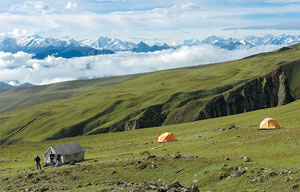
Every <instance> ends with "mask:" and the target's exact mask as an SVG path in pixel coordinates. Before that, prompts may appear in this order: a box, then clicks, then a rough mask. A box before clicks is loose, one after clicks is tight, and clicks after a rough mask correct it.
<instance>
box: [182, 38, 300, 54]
mask: <svg viewBox="0 0 300 192" xmlns="http://www.w3.org/2000/svg"><path fill="white" fill-rule="evenodd" d="M299 42H300V36H292V35H279V36H274V35H265V36H263V37H256V36H247V37H245V38H243V39H236V38H228V39H225V38H222V37H216V36H211V37H207V38H206V39H204V40H202V41H200V40H197V39H191V40H185V41H183V42H182V43H181V44H179V45H178V46H177V47H180V46H193V45H201V44H209V45H213V46H217V47H220V48H222V49H226V50H235V49H239V48H252V47H257V46H263V45H265V46H267V45H282V46H287V45H291V44H295V43H299Z"/></svg>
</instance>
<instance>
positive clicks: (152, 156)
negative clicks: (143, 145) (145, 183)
mask: <svg viewBox="0 0 300 192" xmlns="http://www.w3.org/2000/svg"><path fill="white" fill-rule="evenodd" d="M155 157H156V156H155V155H149V156H148V157H147V159H153V158H155Z"/></svg>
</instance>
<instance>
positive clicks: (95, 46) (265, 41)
mask: <svg viewBox="0 0 300 192" xmlns="http://www.w3.org/2000/svg"><path fill="white" fill-rule="evenodd" d="M299 42H300V35H299V36H293V35H279V36H273V35H266V36H263V37H256V36H248V37H245V38H243V39H236V38H227V39H226V38H222V37H216V36H211V37H208V38H206V39H204V40H198V39H191V40H185V41H183V42H181V43H177V45H176V46H169V45H167V44H166V43H164V44H162V45H153V46H150V45H148V44H146V43H145V42H140V43H138V44H136V43H133V42H128V41H122V40H120V39H117V38H108V37H99V38H98V39H97V40H88V39H86V40H78V41H77V40H74V39H56V38H43V37H41V36H39V35H29V36H17V37H15V36H8V35H2V36H0V51H4V52H11V53H16V52H19V51H23V52H26V53H32V54H34V55H35V56H34V57H33V58H36V59H43V58H45V57H47V56H48V55H53V56H57V57H64V58H72V57H82V56H90V55H99V54H113V53H115V52H119V51H132V52H155V51H161V50H164V49H171V48H172V49H176V48H180V47H182V46H195V45H203V44H209V45H213V46H216V47H219V48H222V49H226V50H235V49H240V48H253V47H256V46H268V45H282V46H287V45H291V44H294V43H299Z"/></svg>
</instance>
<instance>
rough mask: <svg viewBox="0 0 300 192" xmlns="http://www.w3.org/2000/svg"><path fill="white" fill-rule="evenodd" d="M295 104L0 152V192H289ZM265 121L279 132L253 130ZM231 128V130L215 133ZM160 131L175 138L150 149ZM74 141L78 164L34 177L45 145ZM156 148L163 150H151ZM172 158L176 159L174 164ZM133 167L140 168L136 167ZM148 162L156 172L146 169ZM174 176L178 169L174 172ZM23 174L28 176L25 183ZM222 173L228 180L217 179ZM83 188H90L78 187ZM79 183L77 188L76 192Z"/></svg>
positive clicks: (297, 131)
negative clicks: (142, 186) (238, 170)
mask: <svg viewBox="0 0 300 192" xmlns="http://www.w3.org/2000/svg"><path fill="white" fill-rule="evenodd" d="M299 106H300V102H299V101H296V102H293V103H291V104H288V105H285V106H281V107H276V108H270V109H264V110H259V111H254V112H249V113H244V114H239V115H233V116H228V117H221V118H215V119H209V120H201V121H197V122H192V123H183V124H178V125H170V126H162V127H155V128H148V129H140V130H134V131H128V132H118V133H107V134H98V135H90V136H80V137H72V138H65V139H60V140H54V141H43V142H38V143H27V144H16V145H10V146H2V147H0V156H1V158H0V160H1V163H0V166H1V169H0V186H1V187H0V189H1V190H2V191H17V190H18V189H23V190H25V189H36V188H37V189H39V188H40V187H42V186H46V187H47V188H48V189H49V188H51V187H53V188H54V189H62V188H64V187H66V186H67V187H71V188H72V190H73V191H97V190H100V189H104V188H110V187H112V186H115V183H116V182H118V181H119V182H120V181H125V182H142V181H155V182H157V183H159V184H160V185H165V184H170V183H171V182H172V181H174V180H178V181H179V182H180V183H181V184H183V185H185V186H191V185H197V186H199V189H200V190H201V191H202V190H211V191H257V190H258V191H262V190H265V191H290V186H292V185H294V184H297V183H299V182H300V181H299V178H300V163H299V159H300V154H299V147H300V146H299V144H300V141H299V137H300V118H299V114H300V107H299ZM269 116H270V117H273V118H275V119H276V120H277V121H278V123H279V124H280V125H281V129H278V130H268V131H259V130H258V127H259V123H260V122H261V121H262V120H263V119H264V118H265V117H269ZM231 125H235V128H233V129H228V130H223V131H221V130H219V128H226V127H228V126H231ZM166 131H170V132H172V133H174V134H175V135H176V137H177V139H178V141H176V142H170V143H165V144H158V143H156V142H157V140H156V139H157V136H158V135H160V134H161V133H163V132H166ZM74 141H76V142H78V143H79V144H81V145H82V146H83V147H84V148H85V149H86V156H85V158H86V160H85V161H84V162H81V163H78V164H76V165H65V166H62V167H59V168H45V171H44V172H42V173H40V172H38V171H35V167H34V161H33V158H34V157H35V155H36V154H39V155H42V154H43V153H44V151H45V150H46V149H47V148H48V147H49V146H50V145H56V144H64V143H70V142H74ZM160 145H163V147H161V148H158V149H152V148H154V147H157V146H160ZM143 151H148V152H149V153H150V154H151V155H155V156H156V157H155V158H150V159H149V157H148V155H141V154H140V153H141V152H143ZM177 153H180V154H181V155H182V156H181V158H178V159H174V158H173V155H175V154H177ZM192 156H194V157H192ZM195 156H198V157H195ZM244 156H247V157H249V158H250V162H244V161H243V158H241V157H244ZM225 158H229V160H226V159H225ZM138 161H141V162H142V164H145V165H146V168H145V169H142V170H140V169H138ZM152 164H155V165H156V168H152V167H151V165H152ZM224 164H226V165H227V166H225V168H224ZM79 165H80V166H79ZM239 166H241V167H242V168H243V169H245V170H246V173H245V174H244V175H242V176H241V177H234V176H232V175H233V174H234V172H235V170H234V169H235V167H239ZM222 168H223V169H222ZM178 170H181V171H180V172H179V173H176V171H178ZM271 172H275V175H272V174H270V173H271ZM281 172H283V173H281ZM285 172H286V173H285ZM26 173H34V175H33V177H32V178H29V179H25V178H26ZM221 173H226V174H228V175H230V177H228V178H227V179H220V178H219V176H220V174H221ZM271 175H272V176H271ZM5 178H7V179H8V180H5ZM74 178H75V179H74ZM86 183H90V184H91V185H89V186H86V187H85V185H86ZM78 184H80V185H81V186H83V187H82V188H76V186H78ZM109 184H111V185H109ZM116 187H117V186H116Z"/></svg>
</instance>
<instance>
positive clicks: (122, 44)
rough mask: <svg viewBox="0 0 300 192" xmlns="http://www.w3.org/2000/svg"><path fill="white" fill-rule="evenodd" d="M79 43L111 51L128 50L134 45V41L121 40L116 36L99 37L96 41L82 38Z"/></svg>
mask: <svg viewBox="0 0 300 192" xmlns="http://www.w3.org/2000/svg"><path fill="white" fill-rule="evenodd" d="M80 43H81V45H85V46H90V47H93V48H96V49H109V50H112V51H130V50H131V49H133V48H134V47H136V44H135V43H132V42H128V41H122V40H120V39H117V38H108V37H99V38H98V39H97V40H96V41H91V40H83V41H80Z"/></svg>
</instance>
